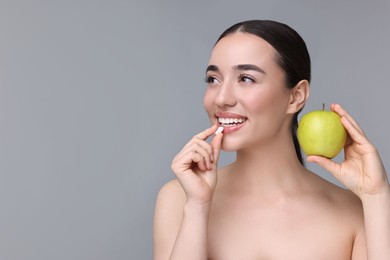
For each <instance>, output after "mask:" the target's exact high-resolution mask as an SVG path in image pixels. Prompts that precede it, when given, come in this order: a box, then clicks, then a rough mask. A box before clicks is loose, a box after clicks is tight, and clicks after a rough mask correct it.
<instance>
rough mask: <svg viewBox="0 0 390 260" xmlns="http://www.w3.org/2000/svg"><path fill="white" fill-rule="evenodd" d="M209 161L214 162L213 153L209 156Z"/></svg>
mask: <svg viewBox="0 0 390 260" xmlns="http://www.w3.org/2000/svg"><path fill="white" fill-rule="evenodd" d="M210 160H211V162H214V154H213V153H211V154H210Z"/></svg>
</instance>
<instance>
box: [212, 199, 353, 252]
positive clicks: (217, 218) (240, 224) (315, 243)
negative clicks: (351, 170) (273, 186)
mask: <svg viewBox="0 0 390 260" xmlns="http://www.w3.org/2000/svg"><path fill="white" fill-rule="evenodd" d="M208 234H209V236H208V248H209V256H210V259H223V260H229V259H232V260H233V259H234V260H237V259H248V260H251V259H256V260H257V259H291V260H293V259H299V260H305V259H318V260H320V259H350V257H351V256H350V254H351V250H352V243H353V230H352V229H351V228H350V226H349V225H348V223H344V221H343V219H342V218H340V219H337V217H336V215H335V214H331V213H330V212H329V211H326V210H322V209H315V208H313V209H310V208H304V207H297V206H293V205H292V206H284V207H280V206H275V207H272V206H271V207H270V206H263V207H262V206H257V207H254V206H250V207H249V205H241V206H234V207H226V206H225V207H221V208H217V207H214V208H213V209H212V210H211V214H210V219H209V230H208Z"/></svg>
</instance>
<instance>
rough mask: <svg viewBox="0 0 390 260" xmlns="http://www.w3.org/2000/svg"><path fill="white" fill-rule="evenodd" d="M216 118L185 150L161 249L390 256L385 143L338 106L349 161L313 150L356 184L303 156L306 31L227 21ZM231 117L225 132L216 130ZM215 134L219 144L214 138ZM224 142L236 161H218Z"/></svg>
mask: <svg viewBox="0 0 390 260" xmlns="http://www.w3.org/2000/svg"><path fill="white" fill-rule="evenodd" d="M206 82H207V85H208V87H207V90H206V93H205V96H204V106H205V109H206V111H207V113H208V116H209V118H210V121H211V124H212V127H210V128H209V129H206V130H204V131H203V132H201V133H199V134H197V135H195V136H194V137H193V138H192V139H191V140H190V141H189V142H188V143H187V144H186V145H185V146H184V148H183V149H182V151H181V152H180V153H179V154H178V155H177V156H176V157H175V158H174V160H173V162H172V170H173V172H174V173H175V175H176V177H177V179H176V180H173V181H171V182H169V183H167V184H166V185H164V186H163V187H162V189H161V191H160V192H159V195H158V198H157V202H156V209H155V223H154V254H155V259H156V260H159V259H180V260H183V259H185V260H189V259H221V260H230V259H231V260H237V259H245V260H247V259H249V260H251V259H289V260H291V259H297V260H305V259H307V260H313V259H316V260H320V259H324V260H325V259H326V260H329V259H332V260H338V259H340V260H341V259H343V260H344V259H345V260H346V259H353V260H360V259H370V260H385V259H390V188H389V182H388V180H387V174H386V171H385V169H384V166H383V164H382V161H381V159H380V157H379V154H378V152H377V149H376V148H375V147H374V146H373V145H372V144H371V143H370V142H369V141H368V139H367V138H366V136H365V135H364V133H363V131H362V129H361V128H360V127H359V126H358V124H357V123H356V122H355V120H354V119H353V118H352V117H351V116H350V115H349V114H348V113H347V112H346V111H345V110H344V109H343V108H342V107H341V106H340V105H338V104H333V105H331V110H333V111H335V112H336V113H338V114H339V115H340V116H341V121H342V123H343V125H344V126H345V128H346V129H347V131H348V133H349V136H348V140H347V143H346V145H345V147H344V154H345V160H344V161H343V162H342V163H341V164H337V163H335V162H333V161H331V160H329V159H326V158H322V157H318V156H309V157H308V158H307V160H308V161H310V162H315V163H318V164H319V165H321V166H323V167H324V168H325V169H327V170H328V171H330V172H331V173H332V174H333V175H334V176H335V177H336V178H337V179H338V180H340V181H341V182H342V183H343V184H344V185H345V186H346V187H347V188H348V189H342V188H340V187H338V186H336V185H334V184H332V183H329V182H328V181H326V180H324V179H322V178H321V177H319V176H318V175H316V174H314V173H312V172H310V171H309V170H308V169H306V168H305V167H304V166H303V159H302V156H301V153H300V148H299V144H298V142H297V140H296V128H297V114H298V113H299V112H300V111H301V110H302V108H303V106H304V105H305V102H306V100H307V98H308V97H309V82H310V57H309V54H308V51H307V48H306V45H305V43H304V41H303V40H302V38H301V37H300V36H299V35H298V34H297V33H296V32H295V31H294V30H293V29H291V28H290V27H288V26H287V25H285V24H281V23H278V22H274V21H261V20H256V21H246V22H242V23H239V24H236V25H234V26H232V27H231V28H229V29H227V30H226V31H225V32H224V33H223V34H222V35H221V36H220V38H219V39H218V41H217V43H216V44H215V46H214V48H213V51H212V53H211V57H210V60H209V64H208V67H207V70H206ZM219 126H223V127H224V131H223V133H222V134H217V135H214V132H215V131H216V129H217V128H218V127H219ZM209 137H212V140H211V143H208V142H206V139H207V138H209ZM220 149H223V150H226V151H236V154H237V156H236V160H235V161H234V162H233V163H232V164H230V165H228V166H226V167H224V168H221V169H218V168H217V165H218V157H219V153H220Z"/></svg>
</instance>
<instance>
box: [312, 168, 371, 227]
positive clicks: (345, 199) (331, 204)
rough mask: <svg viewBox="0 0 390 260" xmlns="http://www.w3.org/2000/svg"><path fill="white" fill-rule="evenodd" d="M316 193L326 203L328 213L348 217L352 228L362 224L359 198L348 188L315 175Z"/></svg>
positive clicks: (361, 208)
mask: <svg viewBox="0 0 390 260" xmlns="http://www.w3.org/2000/svg"><path fill="white" fill-rule="evenodd" d="M315 176H316V177H315V178H316V181H315V183H316V184H315V188H316V189H317V194H318V195H319V197H321V198H322V199H323V200H324V203H325V204H326V205H328V207H327V208H328V209H329V211H330V213H332V214H334V215H337V216H338V217H339V218H340V219H348V220H349V221H348V222H349V223H350V224H351V225H353V226H354V229H360V228H361V227H362V226H363V224H364V223H363V207H362V203H361V200H360V199H359V198H358V197H357V196H356V195H355V194H354V193H353V192H352V191H350V190H348V189H345V188H343V187H340V186H338V185H336V184H334V183H331V182H330V181H327V180H325V179H323V178H322V177H320V176H318V175H315Z"/></svg>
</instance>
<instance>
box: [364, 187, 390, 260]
mask: <svg viewBox="0 0 390 260" xmlns="http://www.w3.org/2000/svg"><path fill="white" fill-rule="evenodd" d="M362 203H363V211H364V226H365V230H366V239H367V255H368V259H370V260H371V259H372V260H374V259H378V260H379V259H390V189H389V190H388V191H387V192H383V193H380V194H374V195H365V196H363V197H362Z"/></svg>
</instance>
